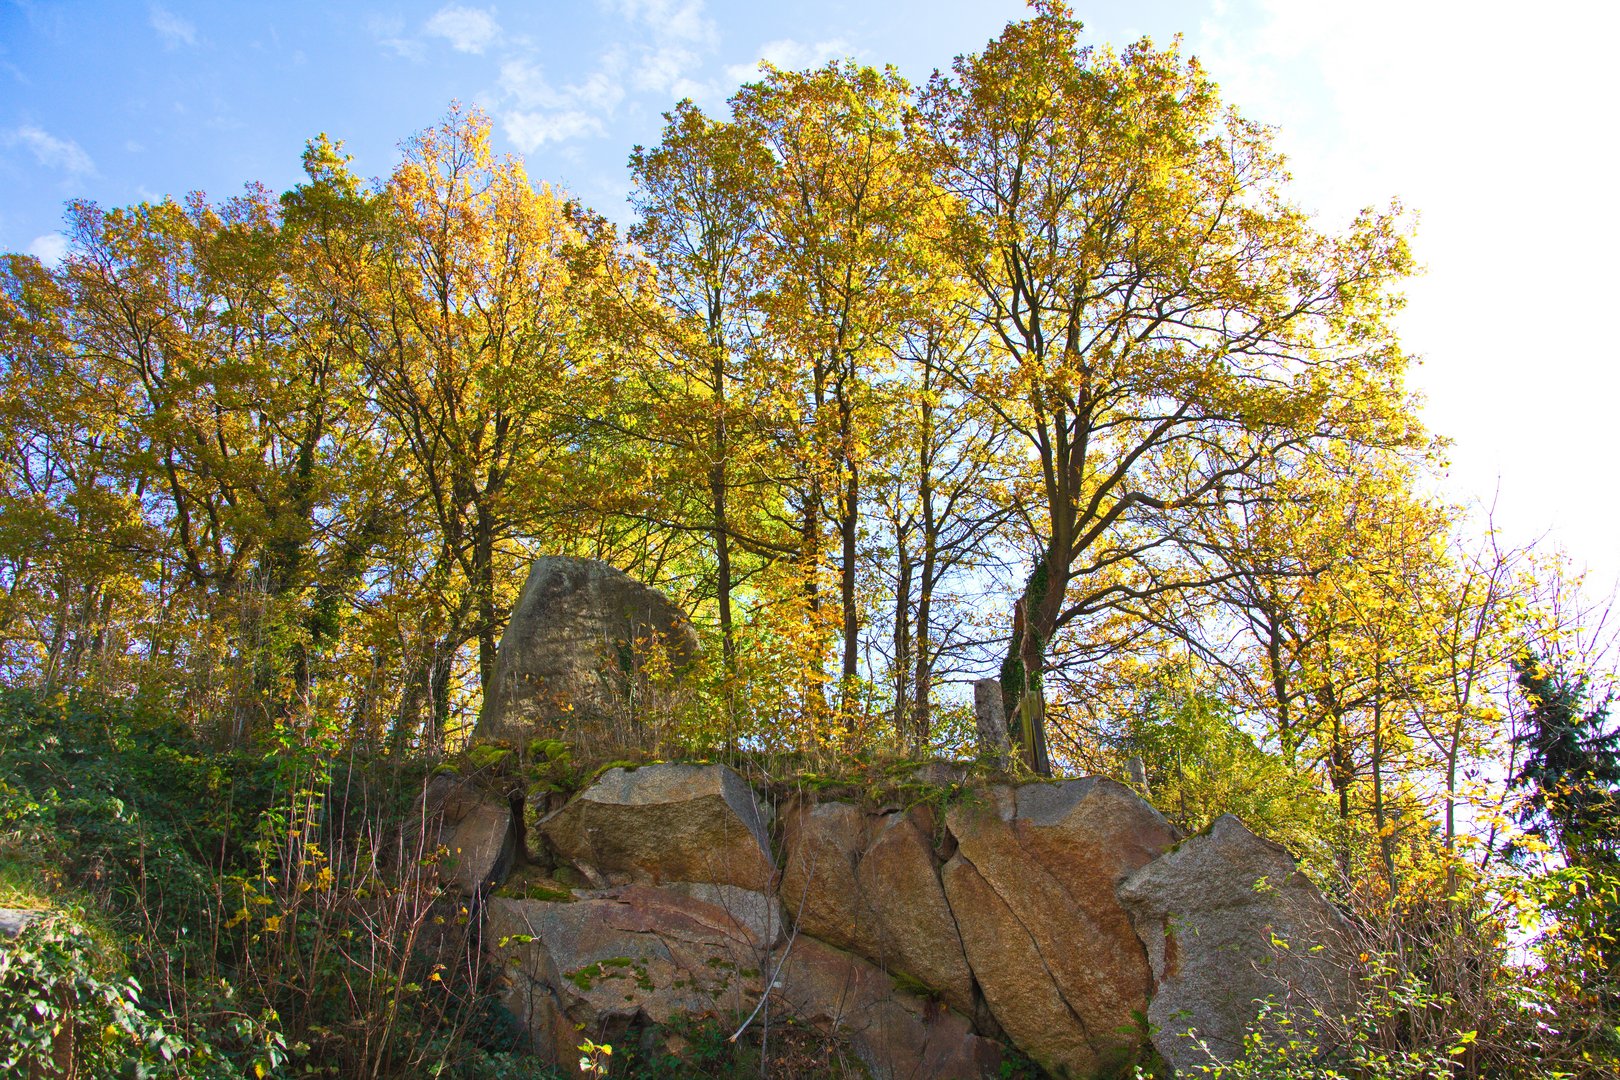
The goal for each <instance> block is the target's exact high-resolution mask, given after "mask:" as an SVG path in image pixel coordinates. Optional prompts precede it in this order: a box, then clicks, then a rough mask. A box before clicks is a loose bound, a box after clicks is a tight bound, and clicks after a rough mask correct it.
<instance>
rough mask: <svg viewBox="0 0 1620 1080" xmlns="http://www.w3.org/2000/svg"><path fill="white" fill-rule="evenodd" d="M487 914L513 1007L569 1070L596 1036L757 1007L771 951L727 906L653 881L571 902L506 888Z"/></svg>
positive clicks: (538, 1042) (541, 1045)
mask: <svg viewBox="0 0 1620 1080" xmlns="http://www.w3.org/2000/svg"><path fill="white" fill-rule="evenodd" d="M486 920H487V921H486V923H485V935H484V936H485V940H486V941H487V942H488V943H489V945H490V948H491V949H492V950H493V952H494V953H495V955H496V957H497V958H498V959H499V960H501V961H502V962H503V963H504V965H505V966H506V973H505V981H506V986H505V990H504V993H503V995H502V997H503V1002H504V1004H505V1005H506V1007H507V1008H508V1009H509V1010H510V1011H511V1012H512V1015H513V1016H514V1017H516V1018H517V1020H518V1022H519V1023H520V1024H521V1025H522V1026H523V1027H524V1028H525V1029H526V1030H527V1031H528V1032H529V1036H530V1038H531V1040H532V1041H533V1043H534V1045H535V1048H536V1049H537V1050H539V1051H540V1052H541V1053H544V1054H546V1055H547V1056H548V1057H550V1058H551V1059H552V1060H553V1061H555V1062H557V1063H559V1064H562V1065H564V1066H567V1065H570V1064H572V1063H573V1062H574V1061H575V1060H577V1059H578V1056H579V1055H578V1052H577V1049H576V1048H577V1047H578V1046H579V1043H580V1042H581V1041H582V1040H584V1039H587V1038H589V1039H594V1040H595V1041H597V1042H613V1041H616V1040H617V1039H618V1038H619V1037H620V1036H621V1035H622V1034H623V1033H624V1032H625V1031H626V1030H627V1029H628V1028H629V1027H630V1026H631V1025H633V1024H637V1023H645V1022H651V1023H655V1024H662V1023H667V1022H668V1021H670V1020H672V1019H674V1018H676V1017H678V1016H682V1015H691V1016H703V1015H709V1014H720V1015H724V1016H734V1015H737V1014H738V1013H739V1012H742V1011H746V1010H747V1009H749V1008H752V1007H753V1002H754V1001H755V1000H756V999H757V997H758V995H759V992H760V989H761V986H760V972H761V971H762V970H763V969H764V966H765V963H766V960H767V958H768V956H769V949H770V945H769V943H768V942H764V941H761V940H759V939H757V938H755V937H754V936H753V934H752V932H751V931H750V929H749V927H748V926H747V925H746V923H745V922H743V921H742V920H739V919H737V918H734V917H733V916H732V915H731V913H729V912H727V911H726V910H725V909H724V908H722V907H719V906H717V905H715V904H710V903H706V902H704V901H702V900H698V899H695V898H693V897H691V896H684V895H681V894H680V893H677V892H673V891H671V890H668V889H655V888H649V887H647V886H642V885H627V886H623V887H620V888H617V889H612V890H608V891H606V892H602V893H599V894H596V895H593V896H585V897H583V898H580V899H575V900H568V901H547V900H520V899H512V898H508V897H503V896H499V895H496V896H494V897H492V898H491V899H490V901H489V903H488V905H487V914H486Z"/></svg>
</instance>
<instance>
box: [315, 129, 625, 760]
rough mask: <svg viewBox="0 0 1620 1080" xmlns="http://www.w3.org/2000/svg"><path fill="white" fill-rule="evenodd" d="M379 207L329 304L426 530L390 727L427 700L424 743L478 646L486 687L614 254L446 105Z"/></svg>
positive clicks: (560, 483)
mask: <svg viewBox="0 0 1620 1080" xmlns="http://www.w3.org/2000/svg"><path fill="white" fill-rule="evenodd" d="M378 197H379V199H380V200H381V203H382V208H381V215H380V217H379V222H378V224H379V230H378V232H377V234H376V236H375V250H374V251H373V252H371V253H369V254H368V255H367V257H366V258H365V259H364V261H362V262H360V263H359V264H358V265H356V266H354V267H353V272H354V273H355V274H357V275H358V279H357V280H351V281H349V282H347V283H345V284H344V285H343V286H342V287H343V288H344V293H343V299H344V302H345V303H346V304H347V305H348V307H349V313H350V315H351V317H352V318H353V319H354V320H355V322H356V324H357V325H358V327H359V331H360V332H359V334H357V335H356V336H355V337H354V338H353V339H352V340H353V348H354V349H355V350H356V353H357V356H356V359H357V360H358V362H359V363H360V364H361V365H362V366H363V369H364V375H365V379H366V382H367V385H368V388H369V391H370V394H371V396H372V400H373V401H374V402H375V405H376V407H377V408H378V409H379V410H380V411H381V412H382V413H383V414H384V415H386V416H387V418H388V420H389V422H390V424H391V425H392V427H393V429H394V431H396V432H397V433H398V438H399V439H400V442H401V444H402V445H403V446H404V447H405V449H406V451H407V453H408V454H409V457H410V460H411V464H412V470H413V475H412V479H413V482H414V483H416V484H418V485H420V490H421V492H422V505H423V506H424V507H425V509H426V512H427V513H428V515H429V517H430V518H431V520H432V522H433V526H434V529H435V532H436V535H435V537H434V542H433V548H434V550H433V553H432V556H431V558H432V565H431V568H430V569H429V570H428V571H427V584H428V586H429V588H430V589H431V590H432V591H433V592H434V594H435V595H436V596H437V598H438V600H439V606H440V610H439V613H438V618H437V619H436V620H435V621H436V625H437V627H438V632H437V636H436V639H435V640H433V641H431V642H430V643H429V645H428V647H427V648H426V650H425V655H424V656H422V657H420V658H419V660H418V662H417V663H415V664H413V665H412V667H413V671H412V673H411V675H410V681H409V685H408V689H407V691H406V694H405V699H404V701H403V702H402V707H401V714H400V721H401V726H400V729H399V731H400V735H401V737H403V735H404V733H405V732H406V730H407V729H408V728H410V727H411V726H412V725H414V724H415V723H416V722H417V721H416V719H415V716H416V713H417V711H418V709H419V706H420V704H421V703H422V702H423V701H424V700H425V701H426V703H427V705H428V714H427V721H428V722H427V726H426V728H425V732H424V733H425V736H426V738H427V739H428V741H429V742H437V741H438V740H439V739H441V738H442V737H443V734H444V730H443V728H444V723H445V721H446V719H447V717H448V715H449V708H450V701H449V697H450V680H451V676H452V673H453V670H454V666H455V664H456V660H457V654H458V652H459V650H460V649H461V647H462V646H463V644H465V643H467V642H469V641H473V642H476V643H477V673H478V686H479V687H480V688H482V687H485V686H488V685H489V682H490V679H491V678H492V672H493V668H494V663H495V646H496V641H497V638H498V635H499V629H500V626H501V624H502V621H503V618H504V616H505V613H506V611H507V605H508V604H509V602H510V600H509V594H510V591H511V587H510V585H509V584H507V579H508V578H510V577H511V576H513V575H512V574H510V573H498V566H506V565H509V563H506V562H499V561H498V556H500V554H501V553H502V546H503V545H504V544H506V543H508V542H510V541H511V540H512V539H513V538H514V537H516V536H518V535H519V534H521V533H522V532H523V531H525V528H526V527H531V526H532V525H533V524H534V523H535V522H537V521H539V520H541V519H543V518H545V517H546V515H547V512H548V511H549V510H550V509H551V507H550V506H548V500H547V496H548V495H552V496H555V494H556V493H557V492H560V491H566V490H567V478H568V477H569V476H570V475H571V474H573V473H574V472H575V471H576V470H575V469H572V468H571V465H573V464H574V462H572V460H571V454H572V451H574V450H575V449H576V448H577V447H578V446H579V438H580V435H579V432H580V429H581V428H582V427H583V424H582V423H581V418H580V417H579V416H578V415H577V412H576V411H575V409H576V408H577V406H578V404H579V403H582V402H583V401H585V400H586V399H587V395H586V394H584V393H582V392H579V391H578V389H577V388H579V387H582V386H584V385H586V384H587V383H588V382H589V380H590V379H591V377H592V373H593V371H594V370H595V361H596V359H597V353H596V352H595V351H593V350H594V346H593V342H592V336H591V330H590V327H589V325H588V324H587V321H586V320H585V319H584V318H582V315H583V313H584V312H585V311H587V310H589V307H590V304H591V301H592V293H593V291H595V290H597V289H599V288H601V287H602V284H603V280H604V278H603V271H604V267H605V265H606V264H607V263H608V262H609V261H610V260H611V258H612V256H611V251H612V248H613V243H614V241H613V239H612V237H611V234H610V232H609V231H608V230H606V229H605V227H603V226H602V225H601V224H600V223H599V222H595V221H593V220H592V219H589V218H588V217H587V216H585V215H583V214H581V213H579V212H578V211H577V210H576V209H574V208H571V207H569V206H568V205H566V204H565V203H564V202H563V201H562V200H560V199H558V198H557V197H556V196H555V195H553V194H552V193H551V192H550V191H549V190H548V189H541V190H538V191H537V190H535V189H534V188H533V187H532V186H531V185H530V184H529V180H528V177H527V175H526V174H525V172H524V170H523V168H522V166H521V165H520V164H518V163H517V162H516V161H512V160H505V161H497V160H496V159H495V158H494V157H493V155H492V153H491V150H490V146H489V120H488V118H487V117H485V116H484V115H483V114H482V113H480V112H478V111H476V110H470V111H463V110H461V109H459V108H457V109H453V110H452V111H451V113H450V115H449V116H448V117H447V118H446V119H445V121H444V122H443V123H441V124H440V125H438V126H436V127H434V128H431V129H429V130H427V131H424V132H422V133H420V134H418V135H417V136H416V137H415V138H413V139H411V140H410V141H409V142H408V143H407V144H406V146H405V157H404V160H403V161H402V162H401V164H400V165H399V167H398V168H397V169H396V170H395V171H394V174H393V175H392V177H390V179H389V181H388V183H387V185H386V186H385V187H384V189H383V190H382V191H381V192H380V193H379V196H378ZM564 402H568V403H569V404H568V405H564V404H563V403H564ZM519 492H521V498H519V497H517V496H518V493H519ZM552 520H553V521H555V520H556V519H552Z"/></svg>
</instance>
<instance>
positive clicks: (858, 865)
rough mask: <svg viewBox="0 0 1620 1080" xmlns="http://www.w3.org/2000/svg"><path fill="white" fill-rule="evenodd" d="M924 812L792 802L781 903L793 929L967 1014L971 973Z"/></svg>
mask: <svg viewBox="0 0 1620 1080" xmlns="http://www.w3.org/2000/svg"><path fill="white" fill-rule="evenodd" d="M934 832H935V830H934V823H933V815H932V814H931V813H930V812H929V811H928V810H927V809H926V808H924V807H914V808H913V809H911V810H909V811H906V812H902V813H889V814H869V813H866V812H865V811H862V810H861V809H859V808H858V807H854V806H851V805H849V804H848V803H836V802H829V803H819V804H818V803H809V802H801V803H799V804H796V805H794V806H792V807H790V808H789V809H788V810H786V811H784V813H783V816H782V835H783V844H782V850H783V859H784V866H783V872H782V900H783V903H784V904H785V905H786V907H787V909H788V910H789V911H792V912H794V913H796V915H797V918H798V920H799V928H800V929H801V930H802V931H803V932H804V933H807V934H813V935H815V936H816V937H818V938H820V939H821V940H822V941H825V942H828V943H830V944H833V945H837V946H839V947H841V948H846V949H850V950H852V951H854V952H856V953H859V954H860V955H862V956H866V957H870V958H871V959H873V960H875V961H877V962H879V963H881V964H883V965H884V966H885V967H886V968H888V969H889V970H891V971H897V972H901V973H903V975H904V976H907V977H910V978H912V979H914V980H916V981H918V982H920V983H923V984H925V985H927V986H929V987H931V988H933V989H934V990H935V991H937V992H938V993H939V995H940V998H941V999H942V1000H943V1001H944V1002H945V1003H946V1004H947V1005H949V1006H950V1007H951V1008H953V1009H955V1010H956V1011H957V1012H960V1013H963V1014H966V1015H969V1016H971V1015H972V1014H973V1009H974V1000H973V974H972V972H970V971H969V970H968V965H967V957H966V956H965V955H964V954H963V952H962V938H961V935H960V934H959V933H958V932H957V928H956V919H955V918H954V917H953V916H952V914H951V909H950V906H949V905H948V904H947V903H946V902H945V890H944V888H943V887H942V886H941V884H940V879H939V864H938V861H937V859H936V858H935V854H934Z"/></svg>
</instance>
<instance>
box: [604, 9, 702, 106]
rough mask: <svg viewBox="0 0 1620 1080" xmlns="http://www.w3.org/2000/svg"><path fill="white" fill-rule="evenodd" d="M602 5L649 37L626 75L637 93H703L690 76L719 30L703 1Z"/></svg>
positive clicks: (684, 94) (674, 94) (638, 49)
mask: <svg viewBox="0 0 1620 1080" xmlns="http://www.w3.org/2000/svg"><path fill="white" fill-rule="evenodd" d="M606 6H607V7H608V9H609V10H610V11H612V12H614V13H615V14H617V15H619V16H621V17H622V18H624V19H625V20H626V21H628V22H629V23H630V24H631V26H632V28H634V29H637V30H640V31H641V32H643V33H645V34H646V35H647V41H646V42H645V43H644V44H642V45H640V46H639V47H638V48H637V49H636V59H635V64H634V70H633V71H632V73H631V76H630V81H631V84H632V85H633V86H634V87H635V88H636V89H637V90H647V91H652V92H654V93H659V94H664V95H673V96H677V97H681V96H692V91H693V90H702V89H704V88H703V87H702V85H701V84H699V83H697V82H695V81H694V80H693V78H692V75H693V73H694V72H696V71H697V69H698V68H699V67H701V66H702V64H703V58H704V56H705V55H706V54H708V53H710V52H713V51H714V48H715V46H716V45H718V44H719V41H720V32H719V30H718V28H717V27H716V26H715V24H714V20H713V19H711V18H709V17H708V16H707V15H706V14H705V13H704V9H703V0H609V2H608V3H607V5H606Z"/></svg>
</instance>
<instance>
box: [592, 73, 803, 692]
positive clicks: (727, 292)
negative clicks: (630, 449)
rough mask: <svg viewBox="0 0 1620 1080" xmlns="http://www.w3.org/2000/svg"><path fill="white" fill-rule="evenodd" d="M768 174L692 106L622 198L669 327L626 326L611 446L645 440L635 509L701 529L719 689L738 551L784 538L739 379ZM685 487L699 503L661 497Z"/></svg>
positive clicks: (744, 384) (684, 106) (753, 400)
mask: <svg viewBox="0 0 1620 1080" xmlns="http://www.w3.org/2000/svg"><path fill="white" fill-rule="evenodd" d="M773 168H774V162H773V161H772V159H771V157H770V155H769V153H767V151H766V150H765V147H764V146H762V145H761V144H760V143H759V142H757V141H756V140H755V139H753V138H752V137H751V134H750V132H748V131H747V130H746V129H745V128H744V127H742V126H741V125H738V124H728V123H717V122H715V121H712V120H710V119H709V118H708V117H706V116H704V115H703V113H702V112H701V111H700V110H699V109H698V108H697V107H696V106H695V105H693V104H692V103H691V102H690V101H683V102H681V103H680V104H679V105H677V106H676V107H675V110H674V111H673V112H671V113H669V114H666V124H665V128H664V134H663V139H662V141H661V142H660V143H659V145H657V146H656V147H653V148H652V149H651V150H646V149H643V148H642V147H639V146H638V147H636V149H635V151H634V152H633V153H632V154H631V156H630V172H631V177H632V179H633V180H634V182H635V191H634V194H633V195H632V197H631V201H632V203H633V205H634V206H635V208H636V211H637V213H638V214H639V215H640V221H639V222H638V223H637V224H636V226H635V228H633V229H632V230H631V233H630V238H631V240H632V241H634V242H635V243H636V244H638V245H640V247H641V248H642V250H643V251H644V252H645V253H646V255H647V256H648V257H649V258H650V259H651V260H652V262H653V264H654V265H655V267H656V274H657V282H658V296H659V299H660V300H661V301H662V304H663V305H664V307H663V310H664V311H667V312H668V313H670V315H671V320H670V322H669V323H668V324H666V323H664V322H661V321H659V320H658V319H657V318H656V317H652V318H646V317H644V318H642V319H641V320H638V321H637V323H636V332H637V333H638V335H639V338H640V340H639V341H638V342H637V345H638V348H637V349H636V355H637V356H639V357H640V358H641V360H642V361H643V363H642V365H641V366H640V372H641V374H640V377H639V378H637V379H636V385H635V387H634V389H633V390H632V392H631V396H632V399H633V401H634V402H635V407H637V408H638V409H640V410H641V411H642V412H644V413H645V416H644V418H643V419H644V421H645V422H637V421H629V420H626V421H621V422H619V423H617V424H615V425H614V427H615V432H616V434H617V435H618V436H619V437H621V438H635V439H637V440H638V441H642V442H656V443H657V444H658V446H659V449H658V451H657V453H658V456H659V458H660V460H661V461H662V462H663V463H664V465H665V466H666V468H665V469H664V472H663V474H662V476H661V478H660V483H659V484H658V487H659V488H660V495H661V497H660V498H658V499H657V500H656V502H654V503H653V504H652V505H651V506H648V507H645V508H637V512H641V513H646V514H648V515H649V516H651V517H652V518H653V519H654V520H655V521H656V522H657V524H658V525H659V526H661V527H664V528H670V529H675V530H701V531H702V532H704V533H706V534H707V537H708V540H709V544H710V550H711V551H712V554H713V558H714V580H715V590H714V596H715V603H716V606H717V608H718V622H719V630H720V643H721V657H722V663H723V666H724V670H725V676H726V678H727V679H728V680H733V679H735V678H736V677H737V674H738V665H737V641H736V632H735V624H736V619H737V615H736V612H735V610H734V606H735V601H734V595H735V591H736V589H737V587H738V586H739V585H740V584H741V582H742V581H743V580H744V579H745V577H746V573H745V572H743V571H742V570H741V569H740V568H739V567H738V565H737V558H736V556H737V555H738V554H744V555H747V554H752V555H754V556H757V557H760V558H763V559H765V560H767V561H768V560H772V559H777V558H781V557H784V556H789V555H791V554H792V553H793V548H792V542H791V539H790V538H785V537H782V536H780V535H778V534H779V533H780V529H777V528H773V526H772V524H771V522H770V521H769V520H768V519H767V518H765V517H764V516H763V515H762V514H761V500H762V499H763V500H768V499H769V497H770V495H771V488H772V485H771V478H770V469H769V468H768V466H767V462H768V461H769V458H770V456H771V455H770V454H769V451H768V443H767V442H766V439H765V436H766V434H767V432H765V431H763V430H761V429H762V427H763V423H762V421H761V418H760V416H759V412H760V402H759V401H758V394H757V392H756V391H755V388H753V387H751V386H750V383H749V380H748V378H747V372H746V371H745V365H746V363H747V360H748V358H749V357H750V355H751V353H752V349H753V342H754V338H755V336H756V334H757V333H758V323H759V312H758V309H757V308H756V306H755V304H754V299H755V297H754V294H755V291H756V290H757V289H758V288H759V287H760V281H759V273H760V271H759V260H760V250H759V249H760V244H761V237H760V227H761V223H760V217H761V213H762V207H761V205H760V191H761V186H762V184H767V185H768V183H769V179H768V178H769V176H770V174H771V170H772V169H773ZM640 310H641V311H642V312H643V313H644V314H645V313H646V311H647V309H646V307H645V306H642V307H641V309H640ZM683 480H685V481H690V482H694V483H691V484H690V486H692V487H695V488H697V489H698V490H699V491H700V492H701V494H699V495H697V496H695V497H693V498H691V499H690V500H683V499H680V498H671V497H669V494H670V492H671V491H679V490H682V482H683ZM688 505H690V506H693V507H694V508H695V509H694V510H693V511H692V512H690V513H687V512H685V511H684V508H685V507H686V506H688ZM733 709H734V703H733V702H731V700H730V695H729V694H728V712H729V711H732V710H733ZM734 719H735V718H734V717H729V716H728V722H731V721H734Z"/></svg>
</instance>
